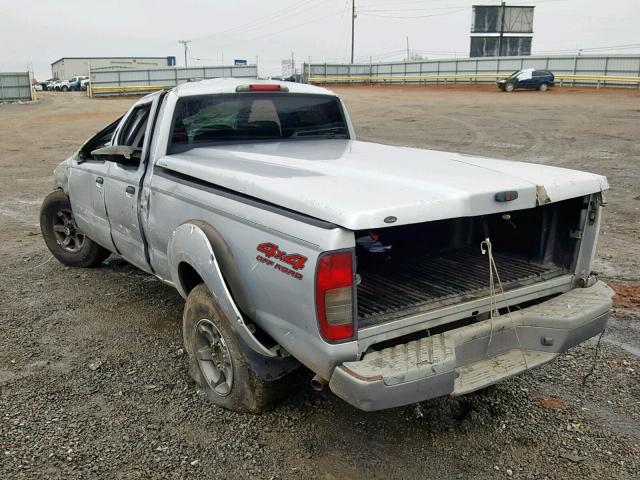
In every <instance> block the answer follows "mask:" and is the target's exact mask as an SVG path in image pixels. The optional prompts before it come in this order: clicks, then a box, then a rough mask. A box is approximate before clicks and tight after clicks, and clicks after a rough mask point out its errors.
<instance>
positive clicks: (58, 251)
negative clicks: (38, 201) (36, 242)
mask: <svg viewBox="0 0 640 480" xmlns="http://www.w3.org/2000/svg"><path fill="white" fill-rule="evenodd" d="M40 230H41V231H42V238H44V242H45V243H46V245H47V247H48V248H49V251H50V252H51V253H52V255H53V256H54V257H56V258H57V259H58V261H60V262H61V263H63V264H65V265H68V266H70V267H93V266H95V265H98V264H100V263H102V261H103V260H106V258H107V257H108V256H109V255H110V252H109V250H107V249H105V248H103V247H101V246H100V245H98V244H97V243H95V242H94V241H93V240H91V239H90V238H88V237H86V236H85V235H83V234H82V232H80V230H79V229H78V226H77V225H76V221H75V218H74V217H73V212H72V211H71V202H70V201H69V197H67V196H66V195H65V194H64V192H61V191H59V190H58V191H55V192H51V193H50V194H49V195H47V197H46V198H45V199H44V201H43V202H42V208H41V209H40Z"/></svg>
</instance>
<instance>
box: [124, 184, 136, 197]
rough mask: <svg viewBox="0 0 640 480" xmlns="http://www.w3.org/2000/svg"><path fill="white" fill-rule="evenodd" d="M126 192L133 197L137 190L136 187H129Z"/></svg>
mask: <svg viewBox="0 0 640 480" xmlns="http://www.w3.org/2000/svg"><path fill="white" fill-rule="evenodd" d="M125 192H126V193H127V195H133V194H134V193H136V189H135V187H133V186H131V185H129V186H128V187H127V188H126V189H125Z"/></svg>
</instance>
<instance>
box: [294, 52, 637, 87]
mask: <svg viewBox="0 0 640 480" xmlns="http://www.w3.org/2000/svg"><path fill="white" fill-rule="evenodd" d="M522 68H535V69H546V70H551V71H552V72H553V73H554V74H555V75H556V77H560V80H563V81H568V82H569V83H570V84H592V85H593V84H596V83H599V82H603V84H606V85H614V84H616V85H625V86H630V85H632V86H636V87H638V86H639V85H640V83H638V81H637V80H635V81H629V79H633V78H635V79H638V77H640V55H577V56H568V55H567V56H565V55H562V56H557V55H554V56H528V57H489V58H463V59H446V60H424V61H411V62H391V63H359V64H351V65H350V64H334V63H311V64H305V65H304V74H305V79H306V80H307V81H309V82H311V83H334V82H335V83H340V82H350V83H358V82H362V83H364V82H403V83H408V82H426V81H442V80H445V81H446V80H447V79H450V80H451V81H465V80H466V81H469V80H473V81H477V82H483V81H484V82H492V81H494V80H495V79H496V77H501V76H506V75H508V74H510V73H512V72H514V71H516V70H520V69H522ZM563 77H565V78H566V80H565V78H563ZM604 77H606V78H604ZM598 78H600V80H598ZM602 78H604V80H602Z"/></svg>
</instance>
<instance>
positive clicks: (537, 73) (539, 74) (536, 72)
mask: <svg viewBox="0 0 640 480" xmlns="http://www.w3.org/2000/svg"><path fill="white" fill-rule="evenodd" d="M546 75H547V72H544V71H542V70H534V72H533V76H534V77H545V76H546Z"/></svg>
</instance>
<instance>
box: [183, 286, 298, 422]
mask: <svg viewBox="0 0 640 480" xmlns="http://www.w3.org/2000/svg"><path fill="white" fill-rule="evenodd" d="M182 333H183V336H184V346H185V350H186V352H187V354H188V356H189V375H191V377H192V378H193V379H194V380H195V381H196V383H197V384H198V387H199V390H200V393H202V394H203V395H204V396H205V397H206V398H207V399H208V400H209V401H211V402H212V403H214V404H216V405H218V406H220V407H223V408H226V409H228V410H235V411H238V412H250V413H259V412H262V411H265V410H268V409H269V408H271V407H272V406H273V405H274V404H275V403H277V401H278V400H279V399H280V397H281V396H282V395H283V394H284V393H286V389H285V388H283V386H284V385H283V384H282V381H283V380H284V379H280V380H276V381H272V382H266V381H264V380H261V379H260V378H258V376H257V375H256V374H255V372H254V371H253V370H252V368H251V366H250V364H249V361H248V359H247V358H246V357H245V354H244V352H243V351H242V348H241V347H240V344H239V342H238V339H237V338H236V335H235V333H234V332H233V330H232V329H231V326H230V324H229V320H228V319H227V318H226V316H225V314H224V313H223V312H222V310H221V309H220V307H218V304H217V303H216V301H215V300H214V298H213V296H212V295H211V293H210V292H209V289H208V288H207V286H206V285H205V284H204V283H201V284H200V285H198V286H197V287H195V288H194V289H193V290H191V292H190V293H189V296H188V297H187V301H186V304H185V306H184V313H183V317H182Z"/></svg>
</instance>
